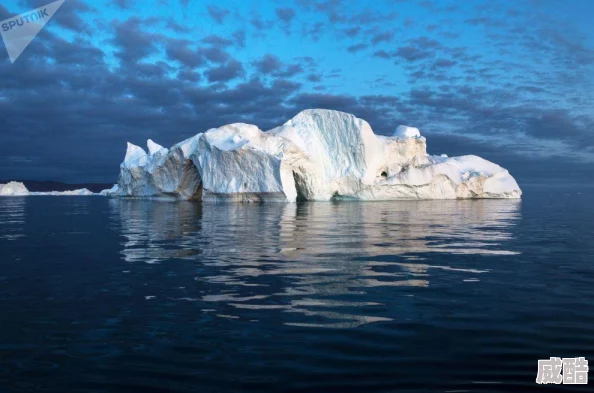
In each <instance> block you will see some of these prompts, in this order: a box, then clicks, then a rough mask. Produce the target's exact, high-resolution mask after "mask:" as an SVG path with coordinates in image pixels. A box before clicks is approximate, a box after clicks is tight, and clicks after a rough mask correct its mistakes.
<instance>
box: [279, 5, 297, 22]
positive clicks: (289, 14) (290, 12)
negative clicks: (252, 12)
mask: <svg viewBox="0 0 594 393" xmlns="http://www.w3.org/2000/svg"><path fill="white" fill-rule="evenodd" d="M275 12H276V16H277V17H278V18H279V19H280V20H281V21H283V22H285V23H287V24H290V23H291V21H292V20H293V19H294V18H295V10H294V9H292V8H277V9H276V10H275Z"/></svg>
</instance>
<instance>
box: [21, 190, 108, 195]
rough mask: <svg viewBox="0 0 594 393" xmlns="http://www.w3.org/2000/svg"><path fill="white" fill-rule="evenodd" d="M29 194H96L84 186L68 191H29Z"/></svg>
mask: <svg viewBox="0 0 594 393" xmlns="http://www.w3.org/2000/svg"><path fill="white" fill-rule="evenodd" d="M29 195H46V196H91V195H98V194H95V193H93V192H92V191H89V190H88V189H86V188H81V189H78V190H69V191H43V192H30V193H29Z"/></svg>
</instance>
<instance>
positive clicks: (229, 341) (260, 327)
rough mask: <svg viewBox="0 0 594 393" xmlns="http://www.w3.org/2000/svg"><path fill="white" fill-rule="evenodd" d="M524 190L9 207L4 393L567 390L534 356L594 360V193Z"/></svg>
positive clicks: (1, 292) (0, 355) (4, 247)
mask: <svg viewBox="0 0 594 393" xmlns="http://www.w3.org/2000/svg"><path fill="white" fill-rule="evenodd" d="M524 191H525V195H524V199H523V200H522V201H513V200H477V201H421V202H413V201H403V202H369V203H355V202H342V203H307V204H299V205H295V204H293V205H285V204H266V205H238V204H217V205H207V204H205V205H201V204H193V203H173V202H156V201H152V202H151V201H141V200H115V199H105V198H102V197H28V198H2V199H0V318H1V325H0V392H13V391H15V392H35V391H43V392H240V391H250V392H350V391H356V392H401V391H404V392H407V391H415V392H429V391H440V392H464V391H469V392H486V391H491V392H506V391H545V390H546V391H555V390H560V389H561V388H564V387H565V388H567V387H568V386H567V385H565V386H563V385H561V386H551V385H549V386H540V385H537V384H536V383H535V379H536V374H537V360H538V359H544V358H549V357H551V356H558V357H577V356H585V357H586V358H588V357H589V358H590V359H594V307H593V306H592V301H593V299H594V265H593V264H594V236H593V235H594V209H592V207H591V206H592V202H593V201H594V198H593V197H594V189H593V188H586V189H583V190H579V189H573V188H572V189H565V188H562V187H548V188H547V187H541V188H538V187H529V188H525V190H524ZM592 378H594V377H592V376H591V379H592ZM571 390H573V391H582V392H585V391H588V387H586V386H575V389H571Z"/></svg>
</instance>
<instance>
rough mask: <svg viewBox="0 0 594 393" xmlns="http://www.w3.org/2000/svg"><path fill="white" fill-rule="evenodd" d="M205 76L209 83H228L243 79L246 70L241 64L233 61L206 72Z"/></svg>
mask: <svg viewBox="0 0 594 393" xmlns="http://www.w3.org/2000/svg"><path fill="white" fill-rule="evenodd" d="M204 75H205V76H206V78H207V79H208V81H209V82H228V81H230V80H233V79H236V78H241V77H243V76H244V75H245V70H244V69H243V66H242V65H241V63H240V62H238V61H237V60H231V61H229V62H227V63H226V64H223V65H220V66H218V67H215V68H211V69H209V70H206V71H205V72H204Z"/></svg>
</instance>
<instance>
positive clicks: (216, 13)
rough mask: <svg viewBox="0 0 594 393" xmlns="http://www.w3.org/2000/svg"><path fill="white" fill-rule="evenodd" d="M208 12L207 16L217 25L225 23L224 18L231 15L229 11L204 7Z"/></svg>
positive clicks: (210, 6) (213, 6) (214, 7)
mask: <svg viewBox="0 0 594 393" xmlns="http://www.w3.org/2000/svg"><path fill="white" fill-rule="evenodd" d="M206 10H207V11H208V15H210V17H211V18H212V20H214V21H215V22H216V23H218V24H222V23H223V22H224V21H225V18H226V17H227V16H228V15H229V14H230V13H231V12H230V11H229V10H227V9H225V8H222V7H217V6H215V5H209V6H207V7H206Z"/></svg>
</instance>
